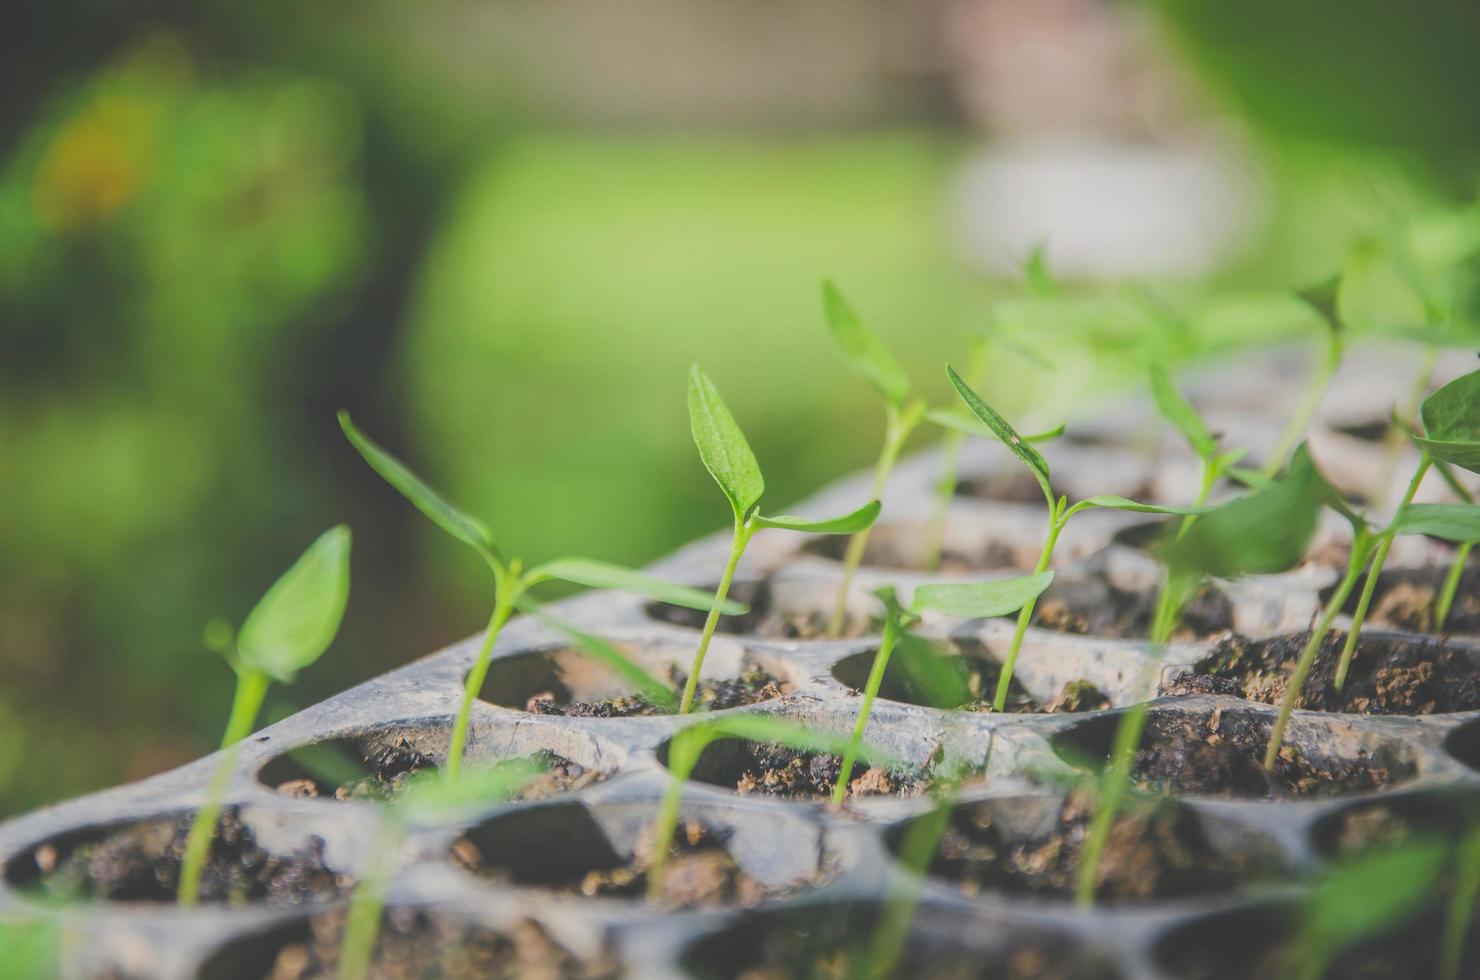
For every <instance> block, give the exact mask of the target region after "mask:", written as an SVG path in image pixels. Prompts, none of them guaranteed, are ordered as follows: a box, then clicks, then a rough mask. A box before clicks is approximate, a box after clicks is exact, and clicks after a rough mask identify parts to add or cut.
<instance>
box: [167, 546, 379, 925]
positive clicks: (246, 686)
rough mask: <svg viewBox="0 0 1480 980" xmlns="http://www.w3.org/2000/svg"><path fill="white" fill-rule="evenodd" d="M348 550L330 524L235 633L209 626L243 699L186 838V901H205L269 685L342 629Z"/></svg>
mask: <svg viewBox="0 0 1480 980" xmlns="http://www.w3.org/2000/svg"><path fill="white" fill-rule="evenodd" d="M349 548H350V531H349V528H347V527H345V526H344V525H339V526H338V527H334V528H330V529H329V530H328V531H325V532H324V533H323V534H322V535H321V536H320V537H319V539H318V540H317V541H315V542H314V543H313V544H311V545H309V547H308V550H307V551H305V552H304V553H303V555H302V556H301V557H300V558H299V559H298V561H296V562H294V563H293V567H292V568H290V569H288V570H287V571H286V572H284V573H283V575H282V577H281V578H279V579H278V580H277V581H276V582H275V583H273V586H272V588H270V589H268V590H267V593H266V594H265V595H264V596H263V597H262V599H261V600H260V601H259V602H258V603H257V605H256V606H255V607H254V608H253V609H252V611H251V613H249V614H248V615H247V618H246V621H245V622H243V623H242V628H241V631H240V632H239V633H237V634H236V636H235V637H234V638H233V637H232V636H231V630H230V627H228V626H225V625H224V624H214V625H213V626H212V627H211V628H208V630H207V642H208V643H209V644H210V645H211V646H213V647H214V648H215V649H216V651H217V652H218V653H220V654H221V655H222V656H223V657H225V658H226V662H227V663H228V664H230V665H231V668H232V670H234V671H235V672H236V697H235V698H234V699H233V700H232V703H231V714H230V716H229V717H228V718H227V721H226V733H225V735H224V736H222V739H221V749H222V751H221V756H220V759H219V761H218V762H217V763H216V771H215V773H214V774H213V775H212V776H211V782H210V785H209V787H208V788H207V790H206V798H205V800H204V801H203V802H202V803H201V805H200V809H198V810H197V811H196V812H195V819H194V820H192V821H191V824H190V831H189V833H188V835H187V836H186V838H185V856H184V858H183V860H182V862H181V865H180V889H179V899H180V904H181V905H194V904H195V903H196V902H197V901H198V900H199V899H200V878H201V873H202V872H203V871H204V869H205V861H206V856H207V854H208V853H209V851H210V846H211V839H212V838H213V837H214V836H215V833H216V822H217V821H218V820H220V819H221V809H222V800H223V798H224V797H225V794H226V786H227V783H228V782H229V781H230V779H231V772H232V770H233V769H234V768H235V766H236V760H237V756H238V755H239V754H240V749H241V742H242V739H244V738H246V737H247V736H248V735H250V734H251V733H252V730H253V729H254V728H255V727H256V723H257V713H258V711H260V710H261V708H262V700H263V698H264V697H266V695H267V689H268V687H269V685H271V684H272V682H273V681H277V682H278V683H280V684H291V683H293V680H294V679H295V678H296V677H297V675H298V672H299V671H300V670H302V669H304V668H305V667H307V666H308V665H309V664H312V663H313V662H314V661H315V660H318V659H319V657H320V656H321V655H322V654H323V652H324V651H325V650H327V649H328V648H329V644H330V643H332V642H333V640H334V636H335V634H336V633H338V632H339V622H340V620H341V619H343V617H344V606H345V603H346V602H347V601H348V600H349Z"/></svg>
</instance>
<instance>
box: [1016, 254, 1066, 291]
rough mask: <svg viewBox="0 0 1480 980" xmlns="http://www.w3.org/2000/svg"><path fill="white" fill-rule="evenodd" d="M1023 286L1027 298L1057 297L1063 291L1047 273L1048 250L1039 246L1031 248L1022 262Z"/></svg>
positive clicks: (1051, 274)
mask: <svg viewBox="0 0 1480 980" xmlns="http://www.w3.org/2000/svg"><path fill="white" fill-rule="evenodd" d="M1023 286H1024V288H1025V291H1026V292H1027V294H1028V295H1029V296H1039V297H1049V296H1059V295H1061V294H1062V293H1063V291H1064V290H1063V287H1062V286H1060V285H1059V282H1058V280H1057V279H1055V278H1054V276H1053V273H1051V272H1049V271H1048V249H1047V248H1046V247H1045V246H1043V245H1041V244H1039V245H1035V246H1033V250H1032V251H1031V252H1029V253H1028V257H1027V259H1026V260H1024V262H1023Z"/></svg>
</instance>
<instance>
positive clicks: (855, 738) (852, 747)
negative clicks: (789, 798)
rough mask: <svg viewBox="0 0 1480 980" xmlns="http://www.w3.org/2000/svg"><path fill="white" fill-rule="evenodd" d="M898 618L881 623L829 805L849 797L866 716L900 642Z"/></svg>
mask: <svg viewBox="0 0 1480 980" xmlns="http://www.w3.org/2000/svg"><path fill="white" fill-rule="evenodd" d="M899 631H900V623H899V616H898V615H896V614H895V613H893V612H890V613H888V614H887V615H886V617H885V619H884V638H883V639H882V640H881V641H880V642H879V650H878V652H877V653H875V654H874V663H873V666H872V667H870V668H869V672H868V683H867V684H865V685H864V689H863V705H862V707H860V708H859V710H858V720H857V721H855V722H854V723H853V734H852V736H851V737H850V738H849V739H848V748H847V749H846V750H845V751H844V752H843V764H842V766H841V767H840V768H839V769H838V781H837V782H836V783H835V784H834V785H833V791H832V801H833V802H834V803H842V802H843V797H844V796H846V795H847V793H848V783H849V781H850V780H852V778H853V763H854V761H855V760H856V759H857V758H858V747H859V746H860V745H862V744H863V731H864V729H865V728H867V727H868V716H869V712H870V711H872V710H873V707H874V698H876V697H878V695H879V685H880V684H882V683H883V682H884V672H885V671H886V670H888V669H889V656H890V654H892V653H893V652H894V645H895V644H896V643H898V642H899Z"/></svg>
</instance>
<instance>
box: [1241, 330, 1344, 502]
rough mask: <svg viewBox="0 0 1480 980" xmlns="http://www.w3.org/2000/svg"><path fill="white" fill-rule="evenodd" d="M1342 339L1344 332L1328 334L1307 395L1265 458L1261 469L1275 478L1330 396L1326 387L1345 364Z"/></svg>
mask: <svg viewBox="0 0 1480 980" xmlns="http://www.w3.org/2000/svg"><path fill="white" fill-rule="evenodd" d="M1341 353H1342V343H1341V335H1340V334H1338V333H1337V332H1336V331H1335V330H1332V331H1330V334H1329V336H1328V338H1327V343H1326V351H1325V355H1324V356H1323V357H1322V358H1321V364H1320V367H1318V368H1317V369H1316V372H1315V374H1313V375H1312V376H1311V379H1310V382H1309V385H1308V386H1307V388H1306V391H1305V397H1304V398H1302V399H1301V400H1300V405H1299V407H1297V408H1296V409H1295V414H1293V415H1291V416H1290V422H1289V424H1288V425H1287V426H1285V431H1284V432H1282V433H1281V434H1280V439H1279V442H1277V443H1275V448H1274V449H1273V450H1272V451H1271V452H1270V454H1269V458H1268V459H1267V460H1265V463H1264V466H1263V467H1262V468H1261V469H1260V471H1259V472H1260V473H1261V474H1262V475H1263V476H1264V477H1266V478H1273V477H1274V476H1275V475H1276V474H1278V473H1279V471H1280V470H1281V469H1283V468H1284V466H1285V462H1286V461H1287V460H1288V459H1289V458H1290V453H1291V452H1292V451H1293V450H1294V449H1295V444H1296V443H1298V442H1299V441H1300V437H1301V436H1302V435H1304V434H1305V430H1306V429H1307V428H1308V427H1309V426H1310V422H1311V419H1313V418H1315V415H1316V412H1317V411H1318V410H1319V409H1320V407H1321V400H1322V399H1324V398H1325V397H1326V389H1327V388H1329V387H1330V386H1331V378H1332V376H1333V375H1334V374H1335V373H1336V368H1337V366H1338V365H1340V364H1341Z"/></svg>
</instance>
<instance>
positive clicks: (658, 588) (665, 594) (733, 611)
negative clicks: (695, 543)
mask: <svg viewBox="0 0 1480 980" xmlns="http://www.w3.org/2000/svg"><path fill="white" fill-rule="evenodd" d="M548 579H560V580H561V581H562V582H570V583H572V584H574V585H584V586H586V587H587V588H592V589H616V590H618V591H620V592H634V593H636V594H637V595H645V596H650V597H652V598H654V599H659V600H661V601H663V602H667V603H670V604H672V605H675V606H684V607H686V608H689V609H700V610H704V611H708V609H709V607H710V606H712V605H714V596H713V595H712V594H710V593H708V592H702V591H700V590H699V589H694V588H690V587H689V586H687V585H679V584H678V583H677V582H670V581H668V580H667V579H661V578H658V577H657V576H655V575H649V574H647V573H646V572H639V571H636V570H634V569H631V568H627V567H625V566H623V565H613V564H612V563H611V562H605V561H596V560H594V559H591V558H557V559H555V560H554V561H547V562H545V563H544V564H542V565H536V566H535V567H534V568H531V569H530V570H529V571H528V572H527V573H526V575H525V582H526V583H527V584H529V585H534V584H536V583H538V582H543V581H546V580H548ZM721 611H722V612H723V613H724V614H725V615H726V616H741V615H744V614H745V613H746V612H748V611H749V610H748V609H747V608H746V606H745V605H744V604H743V603H739V602H732V601H730V600H726V601H725V605H724V608H723V609H722V610H721Z"/></svg>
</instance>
